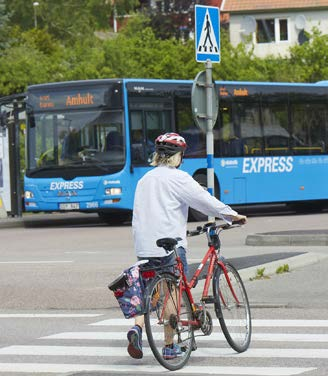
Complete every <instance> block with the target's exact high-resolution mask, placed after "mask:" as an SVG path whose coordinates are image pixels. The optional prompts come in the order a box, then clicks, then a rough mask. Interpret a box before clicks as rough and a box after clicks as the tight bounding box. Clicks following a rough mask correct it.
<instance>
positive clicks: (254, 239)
mask: <svg viewBox="0 0 328 376" xmlns="http://www.w3.org/2000/svg"><path fill="white" fill-rule="evenodd" d="M245 244H246V245H251V246H272V245H280V246H309V245H312V246H327V245H328V234H306V235H305V234H303V235H295V234H289V235H280V234H277V235H271V234H250V235H247V237H246V240H245Z"/></svg>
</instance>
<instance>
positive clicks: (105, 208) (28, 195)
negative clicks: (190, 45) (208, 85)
mask: <svg viewBox="0 0 328 376" xmlns="http://www.w3.org/2000/svg"><path fill="white" fill-rule="evenodd" d="M191 88H192V81H182V80H181V81H179V80H151V79H147V80H143V79H102V80H87V81H73V82H62V83H51V84H50V83H49V84H41V85H33V86H30V87H29V88H28V90H27V96H26V113H27V144H26V153H27V161H26V162H27V163H26V173H25V181H24V194H25V210H26V211H31V212H33V211H45V212H47V211H51V212H54V211H72V210H73V211H81V212H97V213H98V214H99V216H100V217H101V218H102V219H104V220H105V221H107V222H109V223H110V222H118V221H123V220H125V219H127V218H128V216H129V215H130V214H131V210H132V207H133V199H134V191H135V187H136V184H137V182H138V180H139V179H140V178H141V177H142V176H143V175H144V174H145V173H146V172H147V171H148V170H149V169H150V167H149V160H150V157H151V154H152V153H153V151H154V145H153V142H154V139H155V138H156V137H157V136H158V135H159V134H162V133H165V132H170V131H176V132H178V133H180V134H181V135H182V136H183V137H185V139H186V141H187V144H188V149H187V151H186V155H185V159H184V163H183V165H182V169H183V170H185V171H187V172H188V173H189V174H190V175H192V176H193V177H194V178H195V179H196V180H197V181H198V182H199V183H200V184H202V185H203V186H204V188H205V187H206V182H207V178H206V168H207V160H206V135H205V134H204V133H203V132H202V131H201V130H200V129H199V128H198V127H197V126H196V125H195V123H194V121H193V115H192V111H191ZM216 89H217V92H218V96H219V115H218V119H217V122H216V124H215V126H214V129H213V131H214V153H215V159H214V167H215V195H216V196H217V197H218V198H219V199H220V200H222V201H223V202H225V203H227V204H230V205H244V204H259V203H262V204H263V203H287V202H289V203H297V202H307V201H312V202H318V201H319V202H322V201H324V200H328V83H326V82H322V83H316V84H287V83H257V82H216ZM146 204H147V203H145V205H146ZM191 217H193V219H195V220H200V219H202V216H201V215H200V213H198V212H196V211H191Z"/></svg>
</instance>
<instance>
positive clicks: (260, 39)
mask: <svg viewBox="0 0 328 376" xmlns="http://www.w3.org/2000/svg"><path fill="white" fill-rule="evenodd" d="M274 40H275V37H274V19H273V18H270V19H265V20H256V42H257V43H271V42H274Z"/></svg>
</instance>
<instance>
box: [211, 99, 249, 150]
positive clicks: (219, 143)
mask: <svg viewBox="0 0 328 376" xmlns="http://www.w3.org/2000/svg"><path fill="white" fill-rule="evenodd" d="M232 119H233V117H232V107H231V104H230V103H224V102H222V103H220V110H219V121H218V122H217V124H218V123H219V126H220V128H219V129H217V124H216V126H215V128H214V155H215V156H222V157H240V156H243V155H244V153H245V148H244V142H243V139H242V138H241V137H240V127H237V126H236V124H234V123H233V120H232Z"/></svg>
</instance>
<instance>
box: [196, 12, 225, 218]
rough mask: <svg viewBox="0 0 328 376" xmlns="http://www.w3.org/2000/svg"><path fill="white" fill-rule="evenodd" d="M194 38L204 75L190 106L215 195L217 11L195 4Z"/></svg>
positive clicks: (218, 38) (201, 75)
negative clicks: (202, 135)
mask: <svg viewBox="0 0 328 376" xmlns="http://www.w3.org/2000/svg"><path fill="white" fill-rule="evenodd" d="M195 36H196V38H195V51H196V61H198V62H205V72H200V73H199V74H198V75H197V76H196V79H195V81H194V84H193V88H192V95H191V106H192V111H193V115H194V119H195V122H196V124H197V125H198V126H199V127H200V128H201V129H202V130H203V132H206V151H207V190H208V192H209V193H210V194H211V195H212V196H214V195H215V192H214V136H213V127H214V124H215V122H216V119H217V115H218V108H219V104H218V97H217V95H216V93H215V85H214V82H213V79H212V63H213V62H214V63H219V62H220V60H221V56H220V55H221V54H220V10H219V8H217V7H209V6H203V5H195ZM203 73H205V77H204V76H203ZM202 87H203V88H202ZM204 91H205V92H204ZM201 93H202V94H203V95H204V94H205V95H204V99H205V102H206V103H204V100H201V98H200V95H201ZM203 104H205V106H203ZM202 110H204V112H203V111H202ZM208 220H209V221H214V218H211V217H209V218H208Z"/></svg>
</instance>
